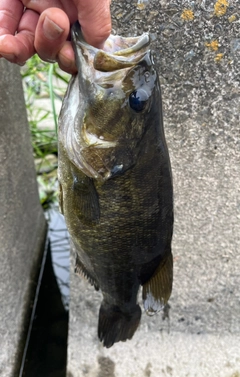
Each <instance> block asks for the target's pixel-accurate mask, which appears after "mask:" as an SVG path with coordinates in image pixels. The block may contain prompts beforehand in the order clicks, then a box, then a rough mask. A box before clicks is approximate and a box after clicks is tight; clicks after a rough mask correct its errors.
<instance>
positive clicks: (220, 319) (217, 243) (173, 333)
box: [68, 0, 240, 377]
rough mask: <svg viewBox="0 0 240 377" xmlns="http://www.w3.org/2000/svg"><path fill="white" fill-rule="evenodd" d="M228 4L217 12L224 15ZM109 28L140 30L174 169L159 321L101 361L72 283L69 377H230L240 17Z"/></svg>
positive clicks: (238, 298) (157, 14) (83, 288)
mask: <svg viewBox="0 0 240 377" xmlns="http://www.w3.org/2000/svg"><path fill="white" fill-rule="evenodd" d="M227 4H228V6H227ZM112 14H113V28H114V30H115V32H116V33H118V34H122V35H125V36H129V35H136V34H140V33H142V32H143V31H147V30H149V31H150V33H151V34H152V37H153V39H155V41H154V43H153V44H152V49H153V52H154V54H155V62H156V64H157V67H158V70H159V75H160V80H161V84H162V92H163V93H162V94H163V109H164V124H165V131H166V137H167V142H168V146H169V152H170V157H171V161H172V168H173V178H174V192H175V228H174V239H173V254H174V285H173V293H172V296H171V299H170V301H169V305H170V309H169V312H168V313H167V311H166V312H165V313H163V314H162V315H161V314H160V315H157V316H155V317H151V318H150V317H147V316H146V315H144V314H143V317H142V324H141V326H140V329H139V330H138V331H137V332H136V334H135V336H134V338H133V339H132V340H131V341H129V342H126V343H121V344H116V345H114V346H113V347H112V348H111V349H109V350H106V349H103V347H102V346H101V345H100V344H99V341H98V339H97V315H98V308H99V304H100V300H101V295H100V294H99V293H96V292H94V290H92V288H91V287H89V286H88V285H87V283H86V282H84V281H80V279H79V278H78V277H76V276H74V275H73V274H72V277H71V284H72V285H71V303H70V330H69V351H68V372H69V374H68V376H69V377H80V376H81V377H82V376H86V377H106V376H108V377H125V376H127V377H130V376H131V377H135V376H137V377H145V376H148V377H149V376H151V377H159V376H172V377H183V376H184V377H185V376H189V377H198V376H199V377H203V376H204V377H212V376H218V377H239V376H240V290H239V286H240V273H239V270H240V253H239V251H240V6H239V0H232V1H230V0H229V2H228V3H227V2H226V1H225V2H224V1H221V2H220V1H208V0H205V1H184V0H183V1H179V0H177V1H176V0H175V1H174V0H173V1H171V0H170V1H163V0H151V1H142V2H140V1H138V3H137V1H135V2H133V1H131V0H121V1H120V0H118V1H116V0H113V1H112Z"/></svg>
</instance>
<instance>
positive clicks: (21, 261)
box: [0, 59, 46, 377]
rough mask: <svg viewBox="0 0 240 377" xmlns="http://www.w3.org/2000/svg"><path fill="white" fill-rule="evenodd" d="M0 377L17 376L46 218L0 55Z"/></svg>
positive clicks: (18, 106)
mask: <svg viewBox="0 0 240 377" xmlns="http://www.w3.org/2000/svg"><path fill="white" fill-rule="evenodd" d="M0 203H1V205H0V376H1V377H13V376H14V377H16V376H18V369H19V362H20V360H21V354H22V351H23V346H24V340H25V335H26V329H27V325H28V323H27V320H28V319H29V313H30V309H31V306H30V302H29V298H30V294H31V291H32V290H33V288H34V287H35V281H34V277H35V274H36V268H37V263H38V262H39V260H40V256H41V253H42V251H43V248H44V242H45V234H46V222H45V218H44V214H43V211H42V208H41V206H40V203H39V199H38V192H37V183H36V176H35V168H34V162H33V155H32V147H31V143H30V135H29V130H28V124H27V117H26V109H25V102H24V98H23V90H22V83H21V77H20V73H19V67H17V66H14V65H12V64H10V63H7V61H5V60H4V59H0Z"/></svg>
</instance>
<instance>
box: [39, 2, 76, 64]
mask: <svg viewBox="0 0 240 377" xmlns="http://www.w3.org/2000/svg"><path fill="white" fill-rule="evenodd" d="M69 29H70V25H69V19H68V17H67V15H66V13H65V12H63V11H62V10H61V9H59V8H49V9H47V10H45V11H44V12H43V13H42V14H41V16H40V17H39V21H38V25H37V28H36V34H35V43H34V46H35V49H36V51H37V53H38V55H39V56H40V57H41V58H42V59H43V60H46V61H54V60H57V55H58V53H59V51H60V50H61V49H62V47H63V46H64V43H65V42H66V40H67V38H68V35H69Z"/></svg>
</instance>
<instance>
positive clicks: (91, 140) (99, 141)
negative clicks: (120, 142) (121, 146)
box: [82, 131, 117, 148]
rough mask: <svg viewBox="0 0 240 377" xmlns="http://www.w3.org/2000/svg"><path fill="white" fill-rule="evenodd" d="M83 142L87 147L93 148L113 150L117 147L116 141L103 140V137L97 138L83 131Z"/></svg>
mask: <svg viewBox="0 0 240 377" xmlns="http://www.w3.org/2000/svg"><path fill="white" fill-rule="evenodd" d="M82 137H83V141H84V143H85V145H86V146H87V147H94V148H114V147H116V146H117V141H109V140H104V137H103V136H99V137H98V136H97V135H95V134H92V133H90V132H87V131H85V132H84V133H83V135H82Z"/></svg>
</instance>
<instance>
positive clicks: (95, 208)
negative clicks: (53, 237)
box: [58, 24, 173, 347]
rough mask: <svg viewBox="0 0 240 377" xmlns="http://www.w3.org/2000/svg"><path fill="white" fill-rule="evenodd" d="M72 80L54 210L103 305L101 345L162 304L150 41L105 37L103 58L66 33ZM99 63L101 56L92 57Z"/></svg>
mask: <svg viewBox="0 0 240 377" xmlns="http://www.w3.org/2000/svg"><path fill="white" fill-rule="evenodd" d="M72 39H73V45H74V49H75V54H76V61H77V66H78V69H79V72H78V75H76V76H73V77H72V79H71V82H70V84H69V87H68V90H67V93H66V96H65V99H64V101H63V106H62V110H61V114H60V118H59V173H58V174H59V185H60V195H59V199H60V200H59V201H60V208H61V210H62V213H63V214H64V216H65V219H66V224H67V227H68V230H69V233H70V236H71V240H72V243H73V245H74V249H75V251H76V254H77V257H76V270H77V271H82V273H83V275H84V276H86V277H87V278H88V280H89V281H90V283H91V284H93V285H94V286H95V288H96V289H99V288H100V290H101V292H102V295H103V301H102V304H101V307H100V311H99V322H98V335H99V338H100V340H101V341H102V342H103V345H104V346H106V347H111V346H112V345H113V344H114V343H116V342H118V341H125V340H127V339H131V338H132V336H133V334H134V332H135V331H136V329H137V327H138V325H139V323H140V318H141V309H140V306H139V304H138V302H137V296H138V291H139V288H140V286H143V292H142V297H143V306H144V308H145V310H146V312H147V313H148V314H154V313H155V312H157V311H159V310H160V309H161V308H162V307H163V306H164V305H165V304H166V303H167V300H168V299H169V297H170V294H171V289H172V278H173V272H172V271H173V266H172V253H171V239H172V231H173V189H172V176H171V167H170V160H169V155H168V150H167V145H166V141H165V136H164V130H163V121H162V105H161V92H160V85H159V80H158V76H157V73H156V71H155V69H154V65H153V62H152V58H151V53H150V50H149V46H148V45H149V37H148V35H146V34H144V35H143V36H141V37H135V38H122V37H114V36H110V38H109V40H108V41H107V42H106V44H105V46H104V50H98V49H96V48H94V47H92V46H89V45H88V44H87V43H86V42H85V41H84V40H83V37H82V35H81V30H80V27H79V25H77V24H76V25H74V26H73V28H72ZM99 54H100V55H99Z"/></svg>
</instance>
